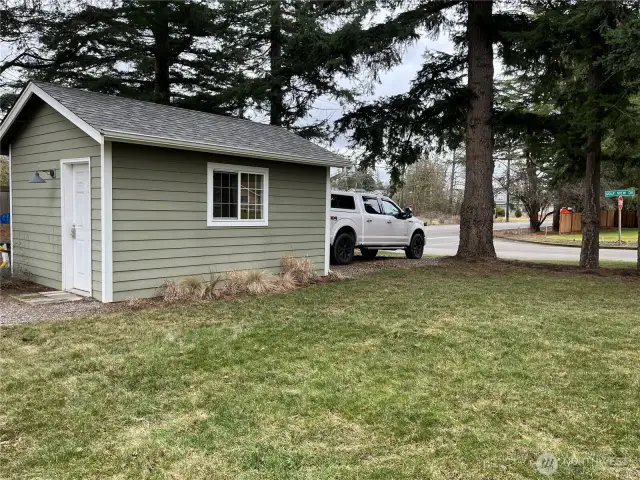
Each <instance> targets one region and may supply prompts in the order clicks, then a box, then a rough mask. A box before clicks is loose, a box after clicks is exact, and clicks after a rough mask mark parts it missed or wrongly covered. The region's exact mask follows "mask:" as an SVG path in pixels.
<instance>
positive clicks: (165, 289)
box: [160, 273, 221, 303]
mask: <svg viewBox="0 0 640 480" xmlns="http://www.w3.org/2000/svg"><path fill="white" fill-rule="evenodd" d="M220 281H221V278H220V277H219V276H216V275H214V274H213V273H212V274H210V278H209V280H204V279H202V278H199V277H185V278H183V279H181V280H180V281H179V282H174V281H172V280H165V281H164V282H163V283H162V285H161V286H160V296H162V298H163V300H164V301H165V302H169V303H171V302H177V301H181V300H213V299H215V298H216V297H217V296H218V290H219V289H218V285H219V283H220Z"/></svg>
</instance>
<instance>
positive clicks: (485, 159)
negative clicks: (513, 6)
mask: <svg viewBox="0 0 640 480" xmlns="http://www.w3.org/2000/svg"><path fill="white" fill-rule="evenodd" d="M492 7H493V2H492V1H482V0H477V1H470V2H468V17H467V38H468V40H469V47H468V48H469V53H468V63H469V73H468V84H469V89H470V91H471V101H470V105H469V111H468V112H467V128H466V132H465V143H466V154H467V168H466V176H465V187H464V198H463V201H462V208H461V210H460V244H459V246H458V254H457V256H458V257H459V258H494V257H495V256H496V251H495V249H494V247H493V219H492V213H493V185H492V180H493V157H492V149H493V145H492V134H491V109H492V106H493V46H492V43H491V41H492V35H491V29H492V25H491V20H492V18H491V9H492Z"/></svg>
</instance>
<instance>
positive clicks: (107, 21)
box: [34, 0, 244, 112]
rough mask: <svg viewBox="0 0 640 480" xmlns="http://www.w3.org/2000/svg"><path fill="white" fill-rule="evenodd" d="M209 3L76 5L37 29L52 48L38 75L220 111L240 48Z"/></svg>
mask: <svg viewBox="0 0 640 480" xmlns="http://www.w3.org/2000/svg"><path fill="white" fill-rule="evenodd" d="M222 11H223V7H222V6H221V5H220V3H218V2H216V1H209V0H201V1H190V2H183V1H166V2H164V1H163V2H149V1H144V0H122V1H121V2H117V3H115V4H114V5H107V6H95V5H94V3H93V2H81V3H80V5H79V8H78V9H73V10H69V11H66V12H64V13H63V14H60V15H59V16H57V17H56V18H53V19H52V20H51V21H50V22H48V23H47V24H46V25H45V26H44V27H43V31H42V35H41V42H42V44H43V45H44V47H45V48H47V49H49V50H51V51H54V52H55V55H54V57H53V59H52V61H51V62H50V65H49V66H48V67H47V68H45V69H42V70H39V71H37V72H35V74H34V76H36V77H37V78H40V79H43V80H47V81H55V82H58V83H64V84H67V85H70V86H73V87H78V88H85V89H89V90H93V91H99V92H104V93H111V94H117V95H122V96H126V97H132V98H138V99H142V100H148V101H153V102H157V103H164V104H173V105H178V106H185V107H189V108H197V109H199V110H206V111H213V112H218V111H221V112H225V111H228V110H234V109H237V108H238V105H236V104H234V102H233V99H232V98H230V97H228V96H225V93H226V92H227V91H228V90H229V88H230V87H231V86H232V85H235V84H237V82H238V81H239V80H240V79H241V78H242V75H241V73H240V70H241V66H242V65H243V61H244V58H243V56H242V55H243V54H242V51H241V50H240V49H239V48H237V47H236V46H235V45H234V44H233V43H232V42H230V41H229V40H230V39H232V38H233V31H232V30H233V28H234V26H233V25H231V24H230V23H229V22H228V21H227V20H225V19H224V17H223V16H222Z"/></svg>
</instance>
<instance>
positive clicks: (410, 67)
mask: <svg viewBox="0 0 640 480" xmlns="http://www.w3.org/2000/svg"><path fill="white" fill-rule="evenodd" d="M427 49H428V50H433V51H441V52H447V53H453V44H452V43H451V41H450V40H449V38H448V35H441V36H440V37H439V38H438V39H437V40H430V39H426V38H421V39H420V40H418V41H417V42H415V43H414V44H412V45H410V46H409V47H407V48H406V49H405V51H404V54H403V56H402V63H401V64H399V65H397V66H396V67H394V68H392V69H391V70H389V71H386V72H383V73H382V74H380V83H379V84H378V85H376V86H375V91H374V92H373V94H372V95H366V96H363V97H362V100H365V101H373V100H375V99H377V98H380V97H386V96H389V95H396V94H399V93H404V92H407V91H408V90H409V87H410V84H411V81H412V80H413V79H414V77H415V75H416V73H417V72H418V70H419V69H420V68H421V67H422V64H423V61H424V59H423V56H424V53H425V51H427ZM345 86H351V85H350V84H349V83H348V82H345ZM342 113H343V109H342V108H341V107H340V105H339V104H338V103H337V102H335V101H332V100H330V99H326V98H325V99H319V100H318V101H317V102H316V104H315V107H314V112H313V115H312V116H313V118H314V119H325V118H326V119H329V120H330V121H335V120H337V119H338V118H339V117H340V116H341V114H342ZM332 147H333V149H334V150H337V151H338V152H340V153H342V154H345V155H347V156H352V155H353V153H354V152H353V150H352V149H350V148H349V145H348V139H347V138H344V137H342V138H339V139H338V140H337V141H336V142H335V144H334V145H333V146H332ZM377 171H378V175H380V177H381V179H382V180H383V181H384V182H385V183H387V182H388V181H389V174H388V173H387V171H386V169H385V167H384V166H383V165H382V166H379V167H378V168H377Z"/></svg>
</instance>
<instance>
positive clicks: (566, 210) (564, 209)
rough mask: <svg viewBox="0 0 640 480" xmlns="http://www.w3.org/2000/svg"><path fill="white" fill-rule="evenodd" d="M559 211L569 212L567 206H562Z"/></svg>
mask: <svg viewBox="0 0 640 480" xmlns="http://www.w3.org/2000/svg"><path fill="white" fill-rule="evenodd" d="M560 213H571V212H570V211H569V209H568V208H567V207H562V208H561V209H560Z"/></svg>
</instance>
